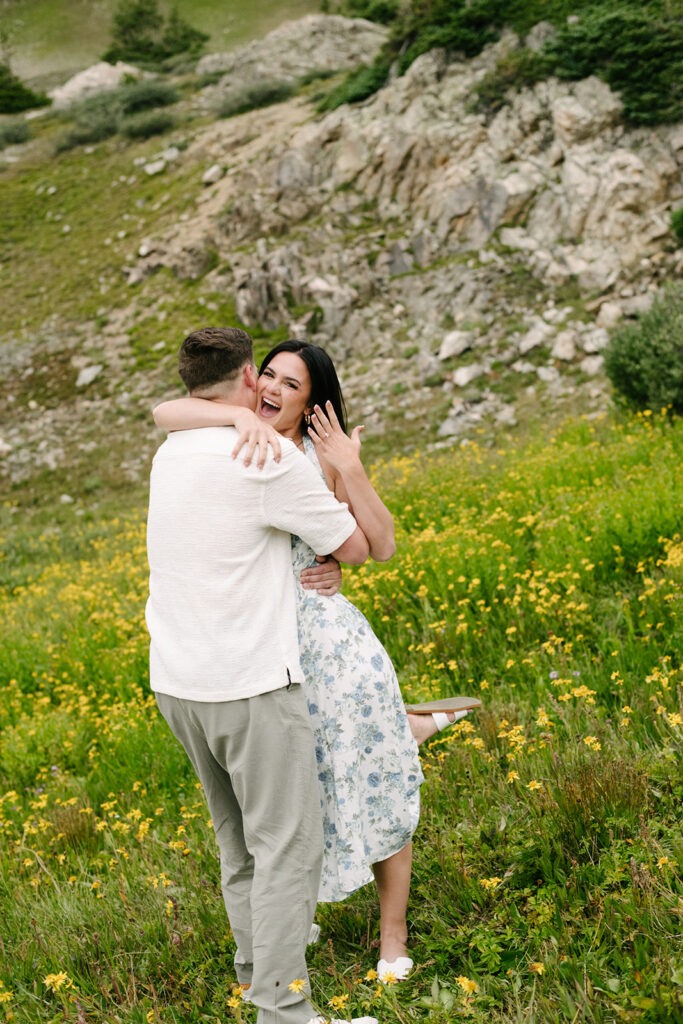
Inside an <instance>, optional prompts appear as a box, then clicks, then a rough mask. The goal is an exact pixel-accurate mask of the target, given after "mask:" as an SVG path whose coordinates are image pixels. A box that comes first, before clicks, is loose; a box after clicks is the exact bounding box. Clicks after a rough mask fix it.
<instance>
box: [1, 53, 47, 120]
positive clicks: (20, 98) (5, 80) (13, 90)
mask: <svg viewBox="0 0 683 1024" xmlns="http://www.w3.org/2000/svg"><path fill="white" fill-rule="evenodd" d="M49 103H50V100H49V99H48V97H47V96H45V95H44V94H43V93H38V92H34V91H33V89H29V87H28V86H27V85H24V83H23V82H22V81H21V79H20V78H17V76H16V75H15V74H14V72H13V71H12V70H11V68H10V67H9V65H8V64H0V114H20V113H21V111H22V110H31V109H33V108H34V107H45V106H47V105H48V104H49Z"/></svg>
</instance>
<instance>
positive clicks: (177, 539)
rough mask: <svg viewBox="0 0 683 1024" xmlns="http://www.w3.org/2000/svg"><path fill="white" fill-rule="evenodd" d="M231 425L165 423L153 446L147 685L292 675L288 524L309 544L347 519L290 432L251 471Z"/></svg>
mask: <svg viewBox="0 0 683 1024" xmlns="http://www.w3.org/2000/svg"><path fill="white" fill-rule="evenodd" d="M236 437H237V432H236V430H235V429H234V428H233V427H209V428H204V429H201V430H184V431H178V432H176V433H173V434H171V435H170V436H169V437H168V439H167V440H166V441H165V442H164V444H162V445H161V447H160V448H159V450H158V451H157V453H156V455H155V457H154V463H153V466H152V475H151V481H150V500H149V516H148V525H147V550H148V557H149V566H150V580H149V599H148V601H147V609H146V619H147V626H148V629H149V633H150V637H151V645H150V683H151V686H152V689H153V690H156V691H159V692H160V693H167V694H170V695H171V696H174V697H183V698H186V699H188V700H197V701H226V700H238V699H241V698H243V697H253V696H255V695H257V694H259V693H266V692H267V691H269V690H275V689H278V688H279V687H281V686H286V685H287V684H288V682H290V680H291V681H293V682H300V681H301V680H302V678H303V677H302V672H301V666H300V664H299V649H298V641H297V622H296V599H295V583H294V575H293V572H292V560H291V534H292V533H294V534H297V535H298V536H299V537H302V538H303V539H304V540H305V541H306V542H307V543H308V544H310V546H311V547H312V548H313V550H314V551H316V552H317V553H318V554H321V555H324V554H329V553H330V552H331V551H335V550H336V549H337V548H338V547H340V545H341V544H343V543H344V541H345V540H347V539H348V538H349V537H350V536H351V534H352V533H353V532H354V530H355V528H356V522H355V520H354V518H353V516H352V515H351V514H350V513H349V511H348V508H347V506H346V505H344V504H342V503H340V502H338V501H337V499H336V498H335V497H334V495H333V494H332V493H331V492H330V491H329V490H328V489H327V487H326V486H325V484H324V482H323V481H322V480H321V478H320V475H319V474H318V473H316V471H315V469H314V467H313V466H312V465H311V464H310V462H309V461H308V460H307V459H306V458H305V457H304V456H303V455H302V454H301V452H299V451H298V450H297V448H296V446H295V445H294V444H292V442H291V441H288V440H286V439H283V441H282V458H281V461H280V463H276V462H274V460H273V459H272V456H271V455H270V453H269V456H268V460H267V462H266V465H265V467H264V468H263V469H262V470H259V469H257V468H256V467H255V466H253V465H252V466H249V467H245V465H244V463H243V461H242V459H241V458H237V459H233V458H232V455H231V452H232V449H233V446H234V444H235V440H236Z"/></svg>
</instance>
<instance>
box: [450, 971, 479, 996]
mask: <svg viewBox="0 0 683 1024" xmlns="http://www.w3.org/2000/svg"><path fill="white" fill-rule="evenodd" d="M455 980H456V981H457V983H458V985H459V986H460V988H461V989H462V990H463V992H467V994H468V995H470V994H472V993H474V992H478V991H479V986H478V985H477V983H476V981H472V979H471V978H466V977H465V975H464V974H461V975H460V976H459V977H458V978H456V979H455Z"/></svg>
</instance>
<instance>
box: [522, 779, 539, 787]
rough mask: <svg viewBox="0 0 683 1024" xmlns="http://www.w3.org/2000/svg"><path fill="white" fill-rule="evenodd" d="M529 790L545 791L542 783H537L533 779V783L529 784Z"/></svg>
mask: <svg viewBox="0 0 683 1024" xmlns="http://www.w3.org/2000/svg"><path fill="white" fill-rule="evenodd" d="M526 788H527V789H543V783H542V782H536V779H532V780H531V782H528V783H527V787H526Z"/></svg>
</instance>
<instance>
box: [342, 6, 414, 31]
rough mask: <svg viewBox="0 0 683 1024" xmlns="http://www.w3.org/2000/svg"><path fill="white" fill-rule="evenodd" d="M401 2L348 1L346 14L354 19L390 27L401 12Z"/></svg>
mask: <svg viewBox="0 0 683 1024" xmlns="http://www.w3.org/2000/svg"><path fill="white" fill-rule="evenodd" d="M400 6H401V5H400V3H399V0H348V2H347V3H346V5H345V8H344V10H345V13H346V14H349V15H351V17H353V18H367V19H368V21H378V22H380V23H381V24H382V25H388V24H389V23H390V22H392V21H393V20H394V19H395V18H396V17H397V15H398V13H399V11H400Z"/></svg>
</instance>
